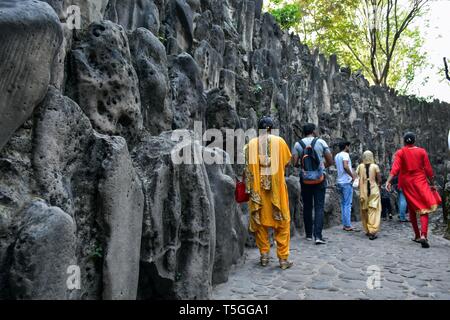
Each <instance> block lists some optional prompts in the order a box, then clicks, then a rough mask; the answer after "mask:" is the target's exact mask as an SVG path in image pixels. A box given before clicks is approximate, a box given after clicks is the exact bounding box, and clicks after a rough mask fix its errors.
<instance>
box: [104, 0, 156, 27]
mask: <svg viewBox="0 0 450 320" xmlns="http://www.w3.org/2000/svg"><path fill="white" fill-rule="evenodd" d="M105 18H106V19H108V20H111V21H113V22H115V23H118V24H120V25H122V26H124V27H125V28H127V29H130V30H134V29H137V28H139V27H143V28H147V29H148V30H150V31H151V32H153V34H155V35H158V32H159V27H160V18H159V10H158V7H157V6H156V5H155V3H154V1H153V0H131V1H122V0H109V2H108V6H107V8H106V13H105Z"/></svg>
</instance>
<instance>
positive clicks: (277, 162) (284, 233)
mask: <svg viewBox="0 0 450 320" xmlns="http://www.w3.org/2000/svg"><path fill="white" fill-rule="evenodd" d="M272 127H273V121H272V119H271V118H269V117H263V118H262V119H261V120H260V121H259V125H258V128H259V130H260V135H259V137H257V138H253V139H252V140H250V142H249V143H248V144H247V145H246V146H245V148H244V152H245V159H246V168H245V178H246V187H247V192H248V193H249V194H250V200H249V203H248V204H249V211H250V223H249V229H250V231H251V232H253V233H254V234H255V239H256V245H257V246H258V248H259V251H260V253H261V261H260V262H261V265H262V266H266V265H267V264H268V263H269V251H270V241H269V233H268V229H269V228H273V229H274V238H275V242H276V243H277V256H278V258H279V262H280V267H281V268H282V269H287V268H289V267H291V266H292V262H290V261H288V256H289V242H290V219H291V215H290V212H289V199H288V190H287V186H286V181H285V178H284V170H285V166H286V165H287V164H289V161H290V158H291V152H290V150H289V147H288V145H287V144H286V142H285V141H284V140H283V138H281V137H278V136H274V135H271V134H270V130H271V129H272Z"/></svg>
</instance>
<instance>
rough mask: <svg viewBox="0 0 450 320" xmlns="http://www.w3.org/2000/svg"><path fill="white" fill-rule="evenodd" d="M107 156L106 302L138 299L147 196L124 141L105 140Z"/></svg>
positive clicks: (103, 187)
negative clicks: (143, 222) (143, 223)
mask: <svg viewBox="0 0 450 320" xmlns="http://www.w3.org/2000/svg"><path fill="white" fill-rule="evenodd" d="M102 140H103V141H102V142H103V144H104V145H105V149H106V150H107V153H108V154H109V155H110V156H109V157H108V158H106V159H105V160H103V162H102V169H103V177H102V178H101V179H100V181H99V186H98V190H99V197H100V199H101V201H102V212H103V214H104V219H105V223H106V226H105V233H106V234H105V239H104V241H105V243H106V249H105V260H104V264H103V298H104V299H107V300H109V299H114V300H117V299H126V300H130V299H136V296H137V288H138V280H139V260H140V259H139V257H140V253H141V252H140V248H141V233H142V219H143V212H144V194H143V192H142V185H141V182H140V180H139V178H138V176H137V174H136V172H135V170H134V168H133V165H132V163H131V158H130V155H129V153H128V149H127V145H126V142H125V140H124V139H123V138H121V137H112V138H110V137H102Z"/></svg>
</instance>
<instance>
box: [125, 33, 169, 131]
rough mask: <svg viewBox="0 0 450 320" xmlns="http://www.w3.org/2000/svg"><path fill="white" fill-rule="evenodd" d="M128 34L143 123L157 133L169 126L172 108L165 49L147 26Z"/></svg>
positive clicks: (149, 129)
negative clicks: (137, 82) (136, 77)
mask: <svg viewBox="0 0 450 320" xmlns="http://www.w3.org/2000/svg"><path fill="white" fill-rule="evenodd" d="M128 37H129V40H130V50H131V55H132V57H133V65H134V68H135V69H136V72H137V75H138V78H139V92H140V94H141V112H142V116H143V122H144V127H145V128H146V129H147V130H148V131H149V132H150V133H152V134H155V135H156V134H159V133H161V132H162V131H167V130H170V129H171V128H172V122H173V111H172V106H171V103H170V95H169V94H170V83H169V76H168V71H167V57H166V49H165V48H164V45H163V44H162V43H161V42H160V41H159V39H158V38H157V37H156V36H154V35H153V34H152V33H151V32H149V31H148V30H147V29H144V28H139V29H137V30H135V31H134V32H133V33H130V34H129V35H128Z"/></svg>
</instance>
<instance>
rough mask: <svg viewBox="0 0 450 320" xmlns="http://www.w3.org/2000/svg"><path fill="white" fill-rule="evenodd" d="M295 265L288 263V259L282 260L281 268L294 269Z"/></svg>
mask: <svg viewBox="0 0 450 320" xmlns="http://www.w3.org/2000/svg"><path fill="white" fill-rule="evenodd" d="M293 265H294V263H293V262H292V261H288V260H287V259H280V268H281V269H283V270H286V269H288V268H290V267H292V266H293Z"/></svg>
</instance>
